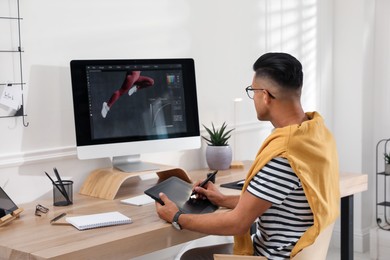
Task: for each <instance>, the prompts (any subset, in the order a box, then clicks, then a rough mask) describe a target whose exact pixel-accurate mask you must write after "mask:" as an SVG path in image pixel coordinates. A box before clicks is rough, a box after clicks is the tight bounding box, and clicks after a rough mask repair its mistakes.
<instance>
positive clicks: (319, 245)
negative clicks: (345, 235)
mask: <svg viewBox="0 0 390 260" xmlns="http://www.w3.org/2000/svg"><path fill="white" fill-rule="evenodd" d="M333 227H334V223H332V224H330V225H329V226H328V227H327V228H325V229H324V230H323V231H322V232H321V233H320V234H319V235H318V237H317V239H316V241H314V243H313V244H312V245H310V246H308V247H305V248H304V249H302V251H301V252H299V253H298V254H297V255H296V256H295V257H294V258H293V259H292V260H313V259H315V260H326V255H327V253H328V249H329V244H330V239H331V237H332V232H333ZM240 259H241V260H244V259H245V260H246V259H248V260H249V259H253V260H255V259H256V260H266V259H267V258H265V257H263V256H238V255H224V254H214V260H240Z"/></svg>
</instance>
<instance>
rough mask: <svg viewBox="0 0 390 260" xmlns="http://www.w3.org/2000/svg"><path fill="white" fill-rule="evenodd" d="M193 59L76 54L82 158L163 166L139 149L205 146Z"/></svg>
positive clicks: (133, 166)
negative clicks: (145, 159) (144, 157)
mask: <svg viewBox="0 0 390 260" xmlns="http://www.w3.org/2000/svg"><path fill="white" fill-rule="evenodd" d="M194 67H195V66H194V60H193V59H138V60H72V61H71V62H70V70H71V80H72V95H73V109H74V122H75V130H76V146H77V155H78V158H79V159H95V158H104V157H110V158H112V163H113V166H114V167H116V168H118V169H120V170H122V171H125V172H134V171H145V170H153V169H157V168H158V167H156V166H154V165H153V164H148V163H146V162H142V161H141V160H140V154H143V153H156V152H165V151H177V150H184V149H196V148H200V145H201V138H200V132H199V119H198V104H197V96H196V83H195V68H194Z"/></svg>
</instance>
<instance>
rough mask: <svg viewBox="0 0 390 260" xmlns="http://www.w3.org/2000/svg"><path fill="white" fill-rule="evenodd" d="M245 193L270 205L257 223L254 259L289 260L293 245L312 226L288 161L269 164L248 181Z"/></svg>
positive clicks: (299, 183)
mask: <svg viewBox="0 0 390 260" xmlns="http://www.w3.org/2000/svg"><path fill="white" fill-rule="evenodd" d="M247 190H248V191H249V192H250V193H251V194H253V195H254V196H256V197H258V198H261V199H263V200H266V201H269V202H271V203H272V206H271V207H270V208H269V209H268V210H267V211H266V212H264V214H263V215H261V216H260V217H259V218H258V220H257V231H256V234H255V235H254V237H253V245H254V250H255V255H263V256H265V257H267V259H289V258H290V254H291V250H292V249H293V247H294V246H295V244H296V242H297V241H298V240H299V238H300V237H301V236H302V234H303V233H304V232H305V231H306V230H307V229H308V228H309V227H310V226H312V225H313V214H312V211H311V209H310V207H309V204H308V202H307V199H306V196H305V193H304V191H303V188H302V185H301V182H300V180H299V178H298V177H297V175H296V174H295V173H294V171H293V169H292V168H291V166H290V164H289V162H288V160H287V159H285V158H280V157H278V158H274V159H272V160H271V161H269V162H268V163H267V164H266V165H265V166H264V167H263V168H262V169H261V170H260V171H259V172H258V173H257V174H256V175H255V177H254V178H253V179H252V180H251V181H250V183H249V186H248V188H247Z"/></svg>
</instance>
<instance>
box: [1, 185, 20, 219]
mask: <svg viewBox="0 0 390 260" xmlns="http://www.w3.org/2000/svg"><path fill="white" fill-rule="evenodd" d="M17 209H18V206H16V204H15V203H14V202H13V201H12V200H11V198H10V197H9V196H8V195H7V193H5V191H4V190H3V189H2V188H1V187H0V218H2V217H4V216H5V215H8V214H11V213H12V212H13V211H15V210H17Z"/></svg>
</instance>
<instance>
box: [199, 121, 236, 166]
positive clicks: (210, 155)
mask: <svg viewBox="0 0 390 260" xmlns="http://www.w3.org/2000/svg"><path fill="white" fill-rule="evenodd" d="M211 126H212V127H211V128H209V127H206V126H205V125H203V127H204V128H205V129H206V131H207V133H208V134H209V137H205V136H202V138H203V139H204V140H205V141H206V142H207V147H206V161H207V165H208V166H209V168H210V169H211V170H226V169H229V167H230V164H231V162H232V149H231V147H230V145H229V143H228V140H229V138H230V137H231V135H230V133H231V132H232V131H233V130H234V129H230V130H227V129H226V128H227V125H226V122H224V123H223V124H222V126H221V128H220V129H216V128H215V127H214V124H213V123H211Z"/></svg>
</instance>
